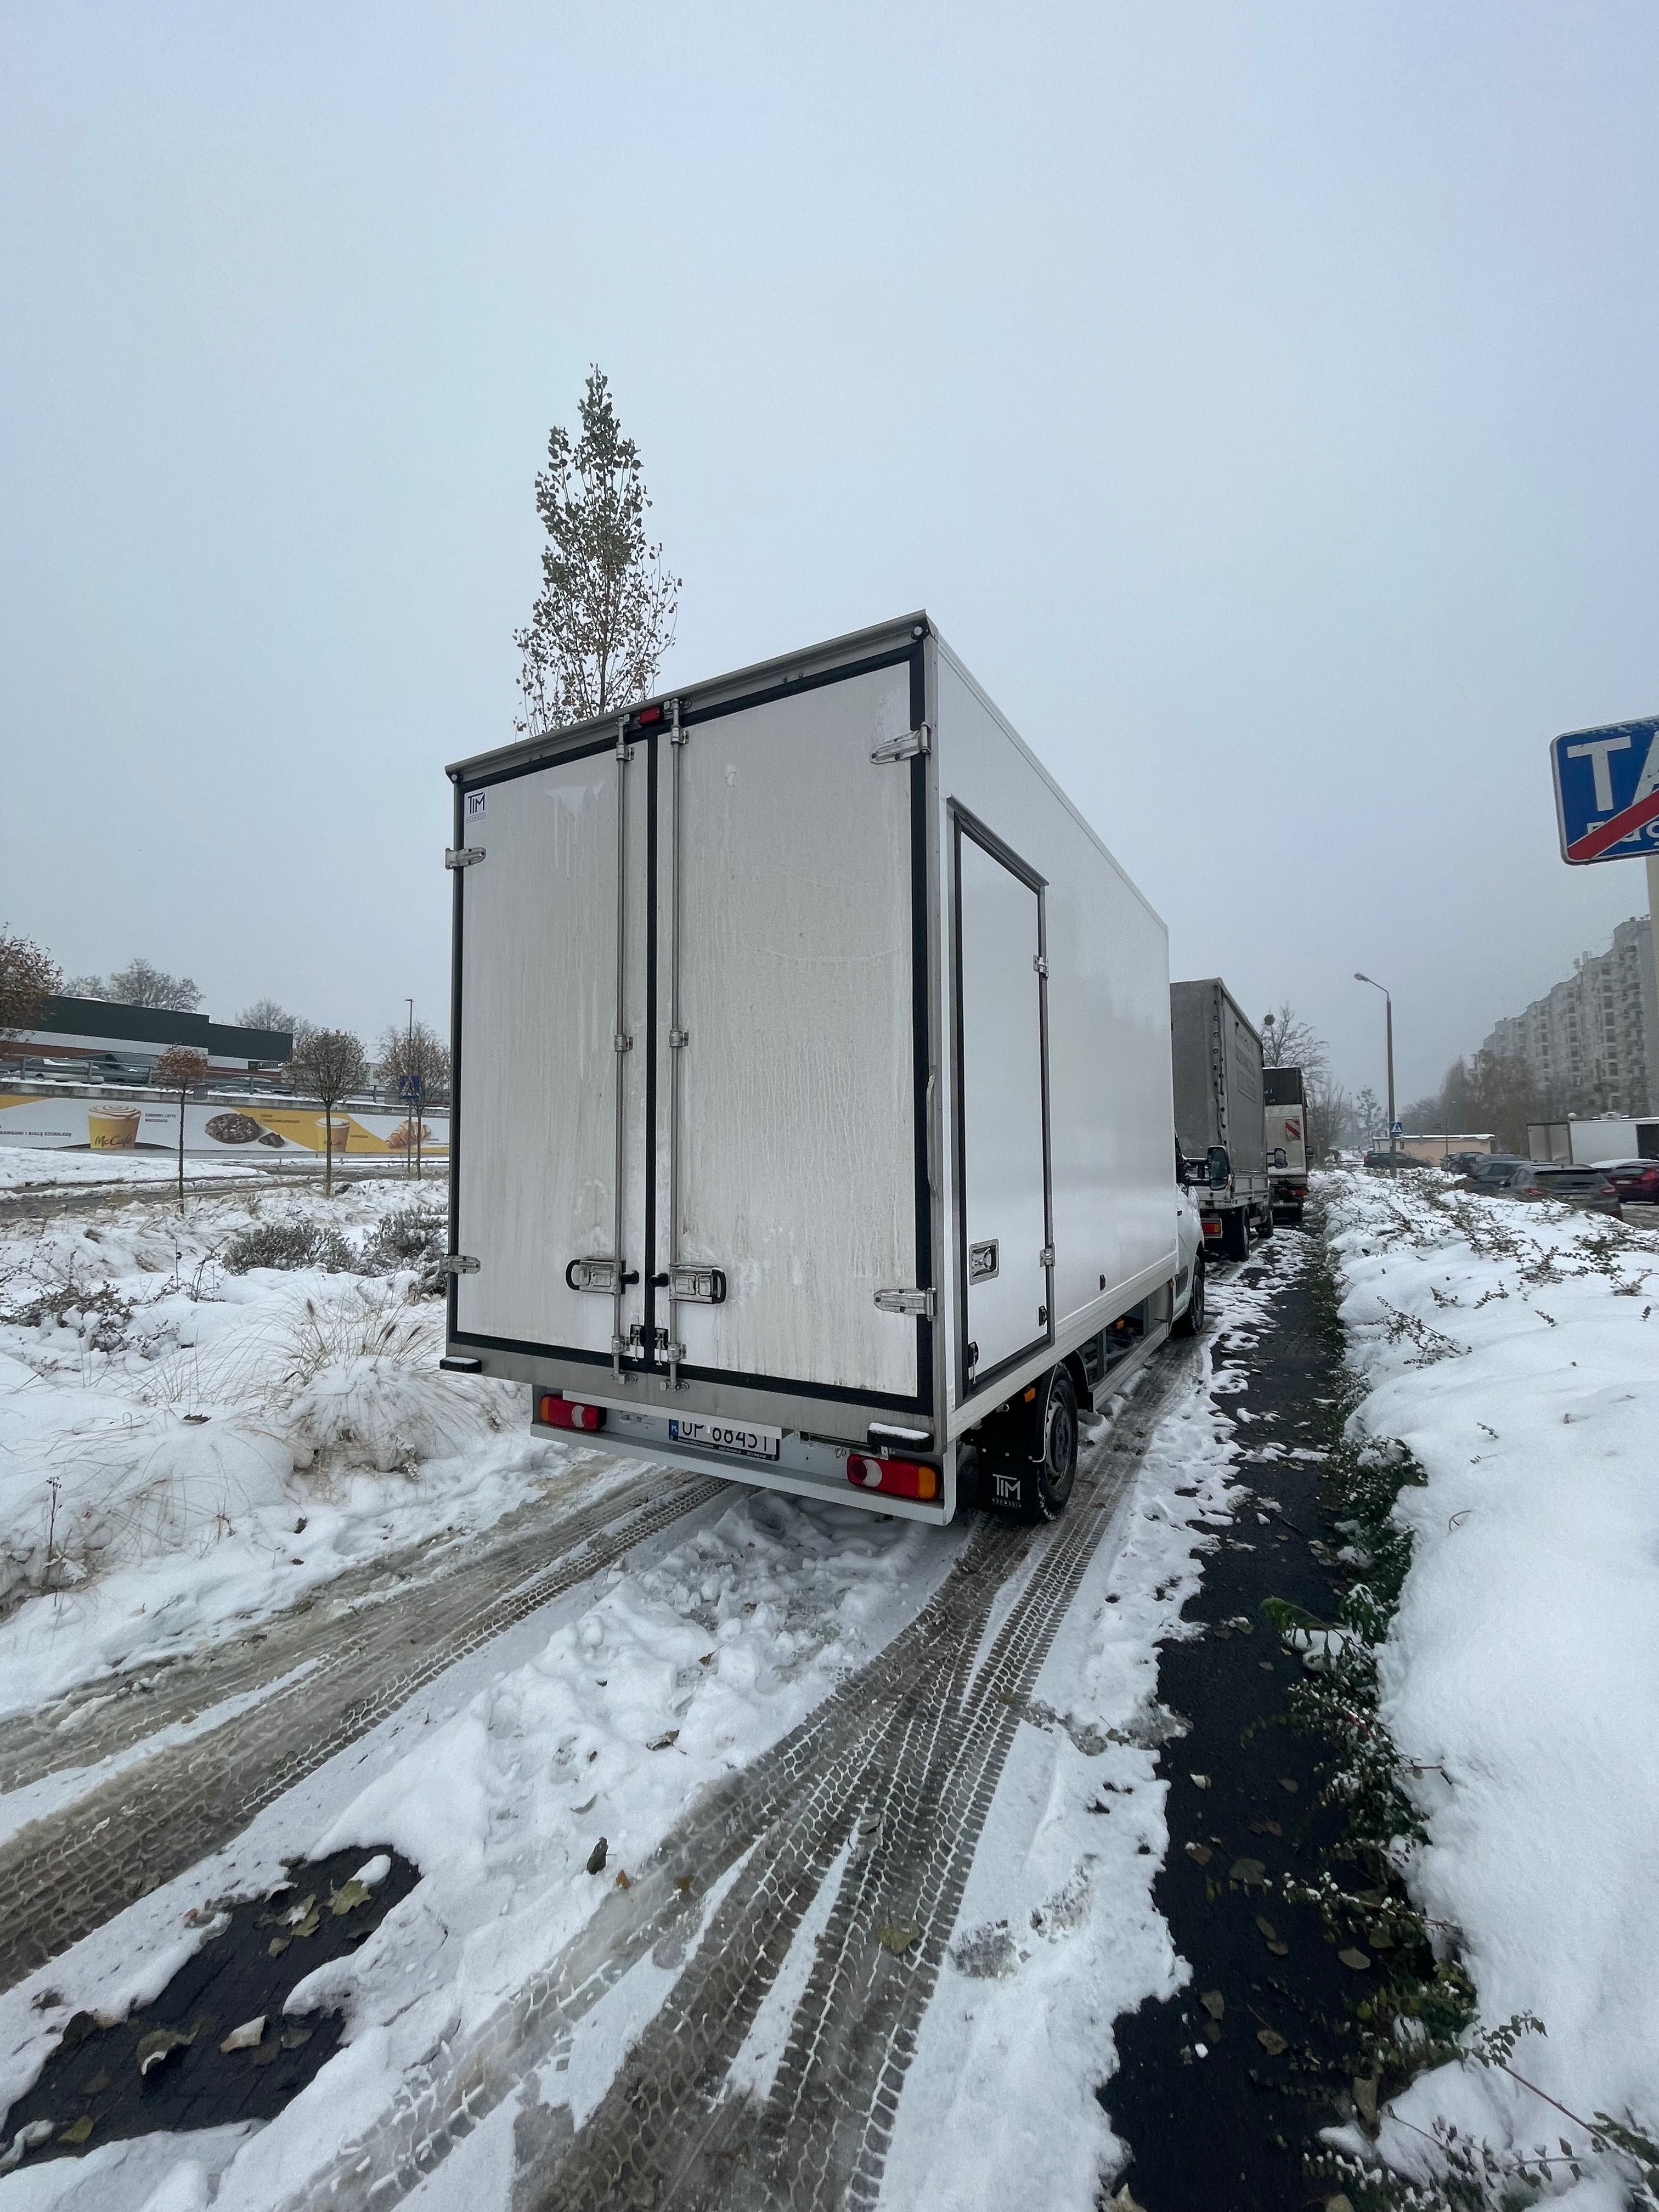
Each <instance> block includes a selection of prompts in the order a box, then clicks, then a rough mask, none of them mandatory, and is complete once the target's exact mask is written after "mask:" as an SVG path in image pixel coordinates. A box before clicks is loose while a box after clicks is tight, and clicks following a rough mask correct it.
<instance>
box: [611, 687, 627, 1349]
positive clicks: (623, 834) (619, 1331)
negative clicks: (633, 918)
mask: <svg viewBox="0 0 1659 2212" xmlns="http://www.w3.org/2000/svg"><path fill="white" fill-rule="evenodd" d="M628 759H629V746H628V717H627V715H626V714H624V715H623V717H622V719H621V720H620V721H618V723H617V1029H616V1035H615V1038H614V1040H613V1042H614V1043H615V1046H616V1050H615V1051H614V1052H613V1053H612V1054H611V1058H612V1059H613V1060H615V1062H616V1064H617V1130H616V1146H615V1155H616V1167H615V1176H614V1186H613V1187H614V1192H615V1197H616V1212H615V1223H616V1226H615V1230H614V1232H613V1235H612V1237H611V1251H612V1252H613V1253H614V1254H615V1255H616V1261H617V1286H616V1289H615V1291H613V1293H612V1295H611V1372H612V1373H613V1374H614V1375H615V1376H617V1380H618V1381H620V1380H621V1378H622V1356H623V1275H624V1274H625V1273H627V1261H625V1259H624V1258H623V1168H624V1161H623V1091H624V1088H625V1085H626V1083H627V1070H626V1062H627V1058H628V1054H627V1049H626V1047H625V1044H624V1042H623V1040H624V1039H625V1038H626V1036H627V1035H628V1022H627V1013H628Z"/></svg>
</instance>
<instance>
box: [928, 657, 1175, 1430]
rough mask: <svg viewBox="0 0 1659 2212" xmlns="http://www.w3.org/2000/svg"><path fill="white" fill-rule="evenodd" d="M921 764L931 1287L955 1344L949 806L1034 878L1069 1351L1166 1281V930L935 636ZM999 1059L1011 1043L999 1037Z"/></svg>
mask: <svg viewBox="0 0 1659 2212" xmlns="http://www.w3.org/2000/svg"><path fill="white" fill-rule="evenodd" d="M935 647H936V651H935V654H934V662H933V667H934V684H935V686H936V690H937V702H936V707H935V724H936V737H935V766H936V770H937V782H938V798H939V823H938V831H939V856H940V861H939V872H940V878H941V884H942V896H943V898H944V901H945V916H944V931H945V946H946V952H945V959H944V960H943V962H942V963H941V965H942V969H943V977H942V981H943V986H944V992H945V1006H944V1009H943V1018H942V1020H941V1024H940V1027H941V1031H942V1034H943V1036H944V1037H945V1050H944V1052H943V1054H942V1055H941V1058H942V1062H943V1065H942V1066H941V1069H940V1079H941V1085H942V1088H943V1093H944V1101H945V1114H944V1133H945V1156H946V1160H947V1173H946V1176H945V1188H946V1190H947V1192H948V1193H950V1194H951V1200H952V1204H951V1205H947V1210H946V1233H945V1240H944V1243H945V1250H944V1253H943V1254H942V1255H941V1266H940V1268H939V1281H940V1282H941V1284H942V1285H944V1286H945V1290H944V1295H943V1296H942V1297H941V1301H940V1304H941V1307H942V1310H943V1315H944V1326H945V1329H946V1331H947V1332H948V1333H949V1334H948V1346H949V1357H948V1359H947V1376H948V1377H949V1378H950V1382H949V1384H948V1388H949V1389H950V1390H951V1394H952V1396H954V1393H955V1383H956V1378H957V1376H958V1374H959V1366H958V1360H957V1351H958V1348H959V1347H958V1346H957V1342H956V1337H955V1331H956V1328H957V1285H956V1273H955V1271H956V1267H957V1254H956V1239H955V1237H954V1235H953V1233H952V1205H953V1201H954V1194H955V1191H956V1188H957V1182H956V1175H957V1162H956V1158H955V1151H954V1147H955V1141H956V1139H955V1131H956V1122H957V1116H956V1101H955V1096H954V1084H955V1059H954V1054H953V1053H952V1051H951V1042H950V1040H951V1003H950V997H951V959H950V954H949V946H950V944H951V933H952V931H953V929H954V927H955V920H954V917H953V915H951V912H950V900H951V849H952V842H953V836H954V828H953V821H952V814H951V808H952V804H953V802H954V803H955V804H956V805H959V806H962V807H964V808H966V809H967V810H968V811H969V812H970V813H971V814H972V815H973V816H975V817H976V818H977V819H978V820H979V821H981V822H982V823H984V824H985V825H986V826H987V828H988V829H991V830H992V831H994V833H995V835H996V836H998V837H999V838H1000V840H1001V841H1002V842H1003V843H1004V844H1006V846H1008V847H1009V848H1012V851H1013V852H1014V853H1015V854H1018V855H1019V857H1020V858H1021V859H1022V860H1024V861H1025V863H1026V864H1027V865H1028V866H1030V868H1031V869H1033V870H1035V871H1036V873H1037V874H1039V875H1041V876H1042V878H1045V881H1046V885H1047V889H1046V895H1045V905H1046V922H1047V939H1048V1085H1049V1130H1050V1144H1051V1172H1052V1182H1053V1224H1054V1307H1055V1312H1054V1330H1055V1334H1054V1346H1053V1348H1052V1349H1051V1350H1050V1351H1049V1352H1048V1354H1047V1359H1048V1361H1050V1362H1051V1361H1052V1360H1053V1359H1054V1358H1058V1357H1060V1356H1063V1354H1064V1353H1065V1352H1067V1351H1069V1350H1072V1349H1074V1348H1075V1346H1077V1345H1078V1344H1079V1343H1080V1342H1082V1341H1083V1340H1085V1338H1086V1337H1088V1336H1090V1335H1091V1334H1094V1333H1095V1332H1096V1331H1097V1330H1098V1329H1099V1328H1103V1326H1105V1325H1106V1324H1107V1323H1109V1322H1110V1321H1112V1320H1114V1319H1115V1317H1116V1316H1118V1315H1119V1314H1121V1313H1122V1312H1123V1311H1124V1310H1126V1309H1127V1307H1128V1306H1130V1305H1132V1304H1135V1303H1136V1302H1137V1301H1138V1300H1139V1298H1141V1297H1145V1296H1146V1295H1147V1293H1148V1292H1149V1291H1152V1290H1153V1289H1155V1288H1157V1287H1158V1286H1159V1285H1162V1284H1163V1283H1165V1282H1167V1281H1168V1280H1169V1279H1170V1278H1171V1277H1172V1276H1173V1275H1174V1273H1175V1271H1176V1196H1175V1157H1174V1144H1175V1139H1174V1107H1173V1099H1172V1095H1171V1073H1170V954H1169V933H1168V931H1167V929H1166V927H1165V926H1164V922H1163V921H1161V920H1160V919H1159V917H1158V915H1157V914H1156V913H1154V911H1153V910H1152V907H1151V906H1150V905H1149V904H1148V902H1147V901H1146V898H1145V897H1144V896H1142V894H1141V893H1140V891H1139V890H1137V889H1136V887H1135V885H1134V884H1133V883H1132V882H1131V880H1130V879H1129V878H1128V876H1127V874H1126V873H1125V872H1124V871H1123V869H1122V868H1121V866H1119V864H1118V862H1117V861H1116V860H1115V859H1114V858H1113V857H1112V855H1111V854H1110V853H1109V851H1108V850H1107V849H1106V848H1105V846H1104V845H1103V843H1102V842H1101V841H1100V839H1099V837H1098V836H1097V835H1096V834H1095V832H1094V830H1093V829H1091V827H1090V826H1089V824H1088V823H1086V822H1085V820H1084V819H1083V817H1082V816H1081V815H1080V814H1079V812H1078V811H1077V810H1076V809H1075V807H1074V806H1073V805H1072V802H1071V801H1070V800H1069V799H1067V798H1066V795H1065V793H1063V792H1061V791H1060V787H1058V785H1056V784H1055V783H1054V781H1053V780H1052V778H1051V777H1050V776H1049V775H1048V772H1047V771H1046V770H1045V769H1043V768H1042V765H1041V763H1039V762H1038V761H1037V760H1036V758H1035V757H1034V756H1033V755H1032V754H1031V753H1030V751H1029V750H1027V748H1026V746H1025V745H1024V744H1023V743H1022V741H1021V739H1020V738H1018V735H1017V734H1016V733H1015V732H1014V731H1013V729H1012V727H1011V726H1010V725H1009V724H1008V722H1007V721H1006V720H1005V719H1004V718H1003V716H1002V715H1001V714H1000V713H999V712H998V710H997V709H996V708H995V707H994V706H993V704H992V703H991V702H990V700H989V699H988V698H987V696H986V695H985V694H984V692H983V691H981V689H980V688H979V686H978V684H975V681H974V679H973V678H972V677H971V676H969V673H968V672H967V671H966V670H965V669H964V668H963V665H962V664H961V663H960V662H959V661H958V660H957V659H956V657H955V655H954V654H953V653H951V651H950V649H949V647H946V646H945V643H944V641H943V640H941V639H939V638H938V637H937V634H935ZM1010 1047H1011V1050H1014V1051H1017V1050H1018V1049H1020V1048H1021V1047H1020V1044H1019V1042H1018V1040H1016V1039H1014V1038H1012V1037H1011V1039H1010ZM1008 1387H1009V1386H1008V1383H1007V1382H1006V1379H1005V1380H1004V1381H1003V1382H1002V1383H997V1384H994V1385H993V1386H992V1387H991V1389H989V1390H988V1391H985V1392H981V1393H977V1394H975V1395H973V1396H970V1397H969V1398H968V1399H967V1400H966V1401H963V1403H961V1404H953V1406H952V1414H951V1431H952V1433H953V1434H954V1433H957V1432H958V1431H960V1430H961V1429H962V1428H963V1426H965V1425H967V1424H968V1423H969V1421H971V1420H972V1419H977V1418H978V1417H979V1415H980V1414H981V1413H982V1412H983V1411H984V1410H986V1405H987V1402H995V1401H998V1400H1000V1398H1001V1397H1002V1396H1004V1395H1006V1391H1007V1388H1008Z"/></svg>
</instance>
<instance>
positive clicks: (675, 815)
mask: <svg viewBox="0 0 1659 2212" xmlns="http://www.w3.org/2000/svg"><path fill="white" fill-rule="evenodd" d="M672 714H673V719H672V721H671V725H670V727H669V732H668V743H669V747H670V750H669V760H670V762H671V775H670V782H669V802H668V1381H667V1383H666V1386H665V1387H666V1388H667V1389H669V1390H671V1391H672V1390H678V1389H679V1387H680V1352H681V1349H682V1347H681V1345H680V1332H679V1311H678V1299H677V1298H676V1297H675V1295H674V1293H675V1288H676V1286H677V1285H678V1281H679V1274H680V1056H681V1054H683V1053H684V1049H685V1033H684V1030H682V1029H681V1027H680V762H681V760H682V759H683V757H684V753H685V738H686V733H685V732H684V729H682V727H681V726H680V702H679V701H678V699H676V700H675V701H674V702H673V708H672Z"/></svg>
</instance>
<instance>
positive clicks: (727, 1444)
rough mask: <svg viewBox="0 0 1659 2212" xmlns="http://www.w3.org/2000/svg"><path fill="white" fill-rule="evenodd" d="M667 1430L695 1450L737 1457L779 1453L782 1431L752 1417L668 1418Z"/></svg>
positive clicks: (766, 1456)
mask: <svg viewBox="0 0 1659 2212" xmlns="http://www.w3.org/2000/svg"><path fill="white" fill-rule="evenodd" d="M668 1433H669V1435H670V1437H672V1439H673V1440H674V1442H675V1443H681V1444H695V1445H696V1448H697V1449H698V1450H699V1451H717V1452H731V1453H733V1454H734V1455H736V1456H737V1457H738V1459H781V1457H782V1456H783V1431H782V1430H781V1429H767V1428H763V1427H761V1426H760V1425H759V1424H758V1423H757V1422H755V1421H687V1420H671V1421H670V1422H669V1424H668Z"/></svg>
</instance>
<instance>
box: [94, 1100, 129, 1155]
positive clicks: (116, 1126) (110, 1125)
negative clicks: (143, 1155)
mask: <svg viewBox="0 0 1659 2212" xmlns="http://www.w3.org/2000/svg"><path fill="white" fill-rule="evenodd" d="M137 1142H138V1109H137V1107H136V1106H133V1107H131V1108H129V1109H127V1110H126V1111H125V1112H118V1111H116V1110H115V1109H108V1110H106V1109H104V1108H102V1107H88V1109H87V1145H88V1149H89V1150H90V1151H92V1152H131V1151H132V1150H133V1149H134V1147H135V1146H137Z"/></svg>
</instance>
